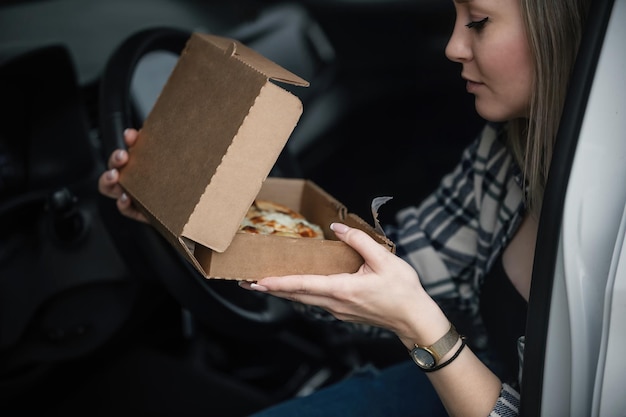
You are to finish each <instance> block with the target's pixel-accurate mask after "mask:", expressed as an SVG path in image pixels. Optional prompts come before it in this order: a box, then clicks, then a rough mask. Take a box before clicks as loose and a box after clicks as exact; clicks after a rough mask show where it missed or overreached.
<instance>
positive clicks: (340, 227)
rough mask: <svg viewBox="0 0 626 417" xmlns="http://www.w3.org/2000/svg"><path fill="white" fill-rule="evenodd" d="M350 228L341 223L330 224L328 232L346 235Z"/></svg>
mask: <svg viewBox="0 0 626 417" xmlns="http://www.w3.org/2000/svg"><path fill="white" fill-rule="evenodd" d="M349 229H350V228H349V227H348V226H346V225H345V224H343V223H331V224H330V230H332V231H333V232H337V233H346V232H347V231H348V230H349Z"/></svg>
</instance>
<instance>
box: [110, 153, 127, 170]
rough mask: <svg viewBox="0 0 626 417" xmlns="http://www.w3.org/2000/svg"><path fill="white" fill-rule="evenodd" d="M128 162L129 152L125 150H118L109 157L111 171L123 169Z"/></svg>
mask: <svg viewBox="0 0 626 417" xmlns="http://www.w3.org/2000/svg"><path fill="white" fill-rule="evenodd" d="M127 162H128V152H126V151H125V150H124V149H116V150H114V151H113V152H112V153H111V156H110V157H109V163H108V166H109V169H113V168H121V167H123V166H124V165H126V163H127Z"/></svg>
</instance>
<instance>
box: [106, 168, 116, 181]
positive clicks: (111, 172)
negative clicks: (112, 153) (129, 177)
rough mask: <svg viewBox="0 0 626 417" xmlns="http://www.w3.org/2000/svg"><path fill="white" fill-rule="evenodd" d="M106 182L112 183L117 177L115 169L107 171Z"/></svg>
mask: <svg viewBox="0 0 626 417" xmlns="http://www.w3.org/2000/svg"><path fill="white" fill-rule="evenodd" d="M106 175H107V180H110V181H113V180H114V179H115V177H116V176H117V169H115V168H113V169H110V170H108V171H107V174H106Z"/></svg>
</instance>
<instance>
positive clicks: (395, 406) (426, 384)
mask: <svg viewBox="0 0 626 417" xmlns="http://www.w3.org/2000/svg"><path fill="white" fill-rule="evenodd" d="M282 416H285V417H317V416H319V417H334V416H337V417H339V416H341V417H351V416H358V417H364V416H367V417H379V416H380V417H392V416H402V417H418V416H428V417H437V416H447V414H446V411H445V409H444V408H443V405H442V404H441V401H440V400H439V397H438V396H437V393H436V391H435V390H434V388H433V387H432V385H431V383H430V381H429V380H428V378H427V377H426V374H425V373H423V372H422V371H421V370H420V369H419V368H418V367H417V366H416V365H415V364H414V363H413V361H406V362H402V363H399V364H397V365H393V366H391V367H389V368H386V369H383V370H378V369H375V368H364V369H363V370H360V371H359V372H357V373H355V374H354V375H353V376H351V377H349V378H347V379H345V380H343V381H340V382H337V383H335V384H333V385H330V386H328V387H326V388H323V389H321V390H319V391H317V392H314V393H313V394H310V395H308V396H306V397H299V398H294V399H291V400H288V401H286V402H283V403H280V404H278V405H275V406H273V407H270V408H268V409H266V410H263V411H261V412H259V413H256V414H254V415H253V417H282Z"/></svg>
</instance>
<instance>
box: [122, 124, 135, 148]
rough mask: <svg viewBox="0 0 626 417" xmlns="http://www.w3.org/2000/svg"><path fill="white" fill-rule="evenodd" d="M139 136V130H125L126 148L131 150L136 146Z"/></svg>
mask: <svg viewBox="0 0 626 417" xmlns="http://www.w3.org/2000/svg"><path fill="white" fill-rule="evenodd" d="M138 136H139V131H138V130H137V129H130V128H129V129H126V130H124V143H126V146H127V147H129V148H130V147H131V146H133V145H134V144H135V142H136V141H137V137H138Z"/></svg>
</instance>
